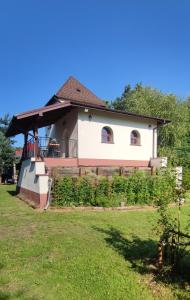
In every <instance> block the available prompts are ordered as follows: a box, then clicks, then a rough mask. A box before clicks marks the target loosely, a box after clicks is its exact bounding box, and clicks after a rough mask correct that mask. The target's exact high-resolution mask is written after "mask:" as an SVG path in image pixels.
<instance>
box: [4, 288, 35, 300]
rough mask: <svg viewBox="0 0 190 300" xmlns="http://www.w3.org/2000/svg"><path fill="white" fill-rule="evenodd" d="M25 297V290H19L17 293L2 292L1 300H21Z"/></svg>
mask: <svg viewBox="0 0 190 300" xmlns="http://www.w3.org/2000/svg"><path fill="white" fill-rule="evenodd" d="M23 296H24V291H23V290H18V291H17V292H14V293H10V292H3V291H0V300H11V299H20V298H21V297H23ZM28 300H29V298H28Z"/></svg>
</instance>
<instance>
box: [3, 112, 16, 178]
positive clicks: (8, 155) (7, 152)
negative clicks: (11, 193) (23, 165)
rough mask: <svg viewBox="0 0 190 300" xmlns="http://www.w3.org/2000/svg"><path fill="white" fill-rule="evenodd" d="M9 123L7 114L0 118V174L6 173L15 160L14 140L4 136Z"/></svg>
mask: <svg viewBox="0 0 190 300" xmlns="http://www.w3.org/2000/svg"><path fill="white" fill-rule="evenodd" d="M9 123H10V118H9V115H8V114H6V115H5V116H4V117H2V118H0V175H2V174H3V173H8V172H9V170H10V169H12V167H13V163H14V160H15V150H14V147H13V143H14V142H13V141H12V140H11V139H9V138H7V137H6V136H5V132H6V130H7V127H8V125H9Z"/></svg>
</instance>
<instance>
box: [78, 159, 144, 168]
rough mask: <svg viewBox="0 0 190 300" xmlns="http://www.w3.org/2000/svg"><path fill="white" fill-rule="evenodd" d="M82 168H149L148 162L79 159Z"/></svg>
mask: <svg viewBox="0 0 190 300" xmlns="http://www.w3.org/2000/svg"><path fill="white" fill-rule="evenodd" d="M78 161H79V165H80V166H93V167H94V166H121V167H148V166H149V161H146V160H119V159H88V158H79V160H78Z"/></svg>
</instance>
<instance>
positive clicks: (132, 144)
mask: <svg viewBox="0 0 190 300" xmlns="http://www.w3.org/2000/svg"><path fill="white" fill-rule="evenodd" d="M130 146H137V147H138V146H142V145H140V144H130Z"/></svg>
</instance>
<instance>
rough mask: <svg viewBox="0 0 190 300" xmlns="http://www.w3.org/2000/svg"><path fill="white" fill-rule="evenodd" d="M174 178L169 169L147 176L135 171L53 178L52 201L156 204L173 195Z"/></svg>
mask: <svg viewBox="0 0 190 300" xmlns="http://www.w3.org/2000/svg"><path fill="white" fill-rule="evenodd" d="M175 197H176V195H175V179H174V177H173V176H172V173H171V172H170V171H164V172H162V173H161V174H157V175H155V176H151V175H148V174H146V173H145V172H142V171H136V172H134V173H132V174H131V175H130V176H128V177H124V176H114V177H112V178H108V177H98V176H97V177H94V176H93V177H89V176H86V177H77V178H76V177H74V178H72V177H62V178H57V179H54V184H53V199H54V200H53V202H52V204H53V205H56V206H80V205H85V206H89V205H92V206H104V207H111V206H119V205H120V203H121V202H124V203H125V205H134V204H155V205H156V204H159V202H160V201H161V200H163V199H165V200H167V201H168V202H171V201H173V200H174V199H175Z"/></svg>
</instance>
